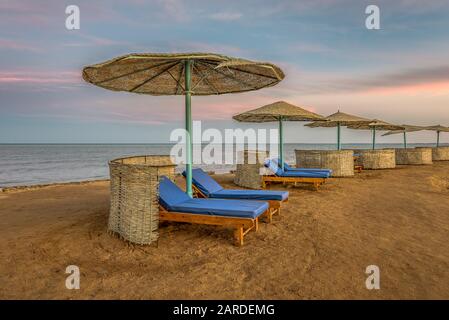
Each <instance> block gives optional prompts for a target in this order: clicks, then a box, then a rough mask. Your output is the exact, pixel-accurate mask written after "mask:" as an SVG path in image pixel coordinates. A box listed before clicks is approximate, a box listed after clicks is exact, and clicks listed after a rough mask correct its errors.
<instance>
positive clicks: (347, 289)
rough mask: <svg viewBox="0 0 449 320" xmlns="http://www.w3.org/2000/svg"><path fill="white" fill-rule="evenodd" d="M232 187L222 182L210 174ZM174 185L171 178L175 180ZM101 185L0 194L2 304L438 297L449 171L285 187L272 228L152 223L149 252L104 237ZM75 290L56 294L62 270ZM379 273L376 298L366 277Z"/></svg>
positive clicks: (447, 263) (444, 260)
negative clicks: (72, 269)
mask: <svg viewBox="0 0 449 320" xmlns="http://www.w3.org/2000/svg"><path fill="white" fill-rule="evenodd" d="M216 179H217V180H219V181H220V182H221V183H223V184H224V185H225V186H226V187H234V188H235V186H233V184H232V176H231V175H229V174H228V175H220V176H216ZM179 183H180V185H181V184H182V180H179ZM108 187H109V185H108V182H106V181H99V182H90V183H82V184H65V185H54V186H46V187H41V188H31V189H30V190H27V189H19V190H14V191H10V192H3V193H1V192H0V240H1V241H0V298H2V299H30V298H38V299H91V298H96V299H117V298H119V299H347V298H355V299H380V298H383V299H430V298H435V299H449V163H443V162H440V163H435V164H434V165H432V166H402V167H399V168H397V169H394V170H382V171H365V172H363V173H361V174H359V175H357V176H356V177H355V178H345V179H331V180H330V181H329V182H328V183H327V184H326V185H325V186H324V187H323V188H322V189H321V190H320V191H318V192H316V191H312V190H310V189H307V187H305V188H301V187H296V188H295V187H283V186H282V185H273V186H271V189H281V190H282V189H287V190H288V191H290V201H289V202H288V204H287V205H284V207H283V212H282V215H281V216H280V217H279V216H275V217H274V222H273V223H272V224H265V223H262V224H261V226H260V230H259V231H258V232H257V233H255V232H253V233H250V234H248V235H247V236H246V237H245V245H244V246H243V247H235V246H233V244H232V243H233V242H232V241H233V240H232V231H231V230H227V229H223V228H220V227H215V226H198V225H189V224H169V225H166V224H165V225H163V226H162V227H161V229H160V240H159V243H158V247H156V246H147V247H145V246H134V245H130V244H128V243H126V242H124V241H122V240H120V239H119V238H117V237H114V236H111V235H110V234H108V233H107V230H106V225H107V218H108V208H109V189H108ZM72 264H74V265H77V266H79V267H80V270H81V289H80V290H68V289H66V288H65V279H66V277H67V276H68V275H67V274H65V268H66V267H67V266H68V265H72ZM372 264H374V265H377V266H379V268H380V286H381V288H380V290H367V289H366V287H365V280H366V277H367V275H366V274H365V269H366V267H367V266H368V265H372Z"/></svg>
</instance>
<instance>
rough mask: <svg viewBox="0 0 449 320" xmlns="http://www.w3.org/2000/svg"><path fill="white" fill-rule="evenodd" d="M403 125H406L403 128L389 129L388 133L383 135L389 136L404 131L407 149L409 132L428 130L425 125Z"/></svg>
mask: <svg viewBox="0 0 449 320" xmlns="http://www.w3.org/2000/svg"><path fill="white" fill-rule="evenodd" d="M402 126H403V127H404V129H403V130H393V131H388V132H387V133H384V134H383V135H382V136H389V135H392V134H398V133H402V134H403V135H404V148H405V149H407V132H415V131H421V130H426V128H425V127H420V126H414V125H408V124H403V125H402Z"/></svg>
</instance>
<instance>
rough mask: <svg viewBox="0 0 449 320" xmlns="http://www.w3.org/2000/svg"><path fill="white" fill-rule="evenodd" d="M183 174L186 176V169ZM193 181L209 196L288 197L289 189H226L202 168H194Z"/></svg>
mask: <svg viewBox="0 0 449 320" xmlns="http://www.w3.org/2000/svg"><path fill="white" fill-rule="evenodd" d="M182 174H183V175H184V176H185V171H184V172H183V173H182ZM192 181H193V184H194V185H195V186H196V187H197V188H198V189H199V190H200V191H201V193H203V194H204V195H205V196H206V197H208V198H217V199H247V200H277V201H283V200H286V199H287V198H288V191H266V190H237V189H224V188H223V187H222V186H221V185H219V184H218V183H217V182H216V181H215V180H214V179H213V178H211V177H210V176H209V175H208V174H207V173H206V172H204V171H203V169H201V168H195V169H193V170H192Z"/></svg>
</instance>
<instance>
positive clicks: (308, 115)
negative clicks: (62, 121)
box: [232, 101, 323, 169]
mask: <svg viewBox="0 0 449 320" xmlns="http://www.w3.org/2000/svg"><path fill="white" fill-rule="evenodd" d="M232 118H233V119H234V120H237V121H241V122H258V123H261V122H273V121H277V122H278V123H279V159H280V165H281V168H282V169H284V139H283V135H284V133H283V124H282V123H283V121H317V120H323V117H322V116H320V115H319V114H316V113H313V112H310V111H307V110H305V109H303V108H301V107H297V106H294V105H292V104H290V103H288V102H285V101H277V102H274V103H271V104H268V105H266V106H263V107H260V108H257V109H254V110H250V111H246V112H243V113H241V114H238V115H235V116H233V117H232Z"/></svg>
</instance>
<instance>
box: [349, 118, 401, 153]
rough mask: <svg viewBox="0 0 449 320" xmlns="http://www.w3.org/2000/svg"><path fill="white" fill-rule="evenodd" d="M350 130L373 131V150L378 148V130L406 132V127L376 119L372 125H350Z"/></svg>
mask: <svg viewBox="0 0 449 320" xmlns="http://www.w3.org/2000/svg"><path fill="white" fill-rule="evenodd" d="M348 128H350V129H359V130H371V131H372V133H373V145H372V149H373V150H374V149H375V148H376V130H390V131H393V130H404V126H399V125H396V124H391V123H388V122H385V121H382V120H378V119H374V120H372V121H371V122H370V123H366V124H357V125H349V126H348Z"/></svg>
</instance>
